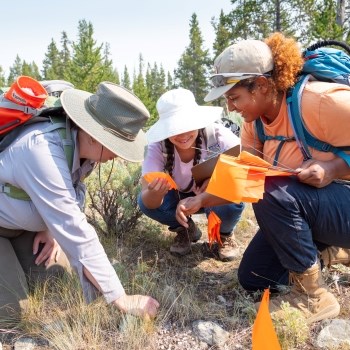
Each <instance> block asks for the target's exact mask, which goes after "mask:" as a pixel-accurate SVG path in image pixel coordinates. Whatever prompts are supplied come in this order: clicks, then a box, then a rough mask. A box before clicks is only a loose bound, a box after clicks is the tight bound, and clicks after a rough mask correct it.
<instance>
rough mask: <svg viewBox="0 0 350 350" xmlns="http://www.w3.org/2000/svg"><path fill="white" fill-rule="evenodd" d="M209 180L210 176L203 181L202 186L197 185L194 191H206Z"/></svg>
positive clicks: (197, 192)
mask: <svg viewBox="0 0 350 350" xmlns="http://www.w3.org/2000/svg"><path fill="white" fill-rule="evenodd" d="M209 181H210V178H209V179H206V180H204V182H203V183H202V184H201V185H200V186H196V187H195V188H194V189H193V192H194V193H195V194H201V193H203V192H205V190H206V189H207V187H208V183H209Z"/></svg>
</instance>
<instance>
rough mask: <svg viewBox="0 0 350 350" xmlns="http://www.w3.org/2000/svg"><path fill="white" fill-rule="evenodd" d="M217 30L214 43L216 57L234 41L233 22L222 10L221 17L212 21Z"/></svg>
mask: <svg viewBox="0 0 350 350" xmlns="http://www.w3.org/2000/svg"><path fill="white" fill-rule="evenodd" d="M211 24H212V26H213V28H214V31H215V41H214V44H213V54H214V59H215V58H216V57H217V56H218V55H219V54H220V53H221V52H222V51H224V49H225V48H226V47H227V46H229V45H230V44H231V42H232V34H231V24H230V21H229V19H228V16H226V15H225V14H224V11H223V10H221V12H220V16H219V19H218V20H217V21H216V20H215V19H213V20H212V22H211Z"/></svg>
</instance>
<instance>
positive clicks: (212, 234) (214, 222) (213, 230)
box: [208, 211, 222, 247]
mask: <svg viewBox="0 0 350 350" xmlns="http://www.w3.org/2000/svg"><path fill="white" fill-rule="evenodd" d="M220 224H221V220H220V218H219V217H218V216H217V215H216V214H215V213H214V212H213V211H211V212H210V213H209V215H208V241H209V247H211V246H212V244H213V243H214V242H218V243H219V244H220V246H221V245H222V242H221V238H220Z"/></svg>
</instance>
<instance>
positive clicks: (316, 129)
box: [177, 33, 350, 323]
mask: <svg viewBox="0 0 350 350" xmlns="http://www.w3.org/2000/svg"><path fill="white" fill-rule="evenodd" d="M303 63H304V61H303V59H302V55H301V52H300V50H299V47H298V44H297V43H296V42H295V41H294V40H293V39H291V38H285V37H284V36H283V35H282V34H280V33H274V34H272V35H271V36H270V37H269V38H268V39H266V40H265V41H258V40H242V41H240V42H238V43H236V44H233V45H231V46H229V47H228V48H226V49H225V50H224V51H223V52H222V53H221V54H220V55H219V56H218V57H217V58H216V60H215V62H214V66H215V71H216V72H217V74H215V75H213V76H212V82H213V85H214V86H215V87H214V88H213V89H212V90H211V92H210V93H209V94H208V95H207V97H206V100H207V101H209V100H213V99H215V98H218V97H220V96H224V97H225V98H226V101H227V106H228V109H229V110H230V111H238V112H239V113H241V115H242V117H243V119H244V122H243V126H242V134H241V139H242V149H243V150H246V151H249V152H251V153H255V154H257V155H259V156H261V157H263V158H264V159H265V160H266V161H268V162H270V163H273V161H274V159H277V158H278V163H277V164H280V165H281V166H283V167H288V168H290V169H295V170H296V175H295V176H288V177H266V181H265V192H264V196H263V199H261V200H260V201H259V202H257V203H254V204H253V208H254V213H255V216H256V219H257V222H258V224H259V228H260V229H259V231H258V232H257V234H256V235H255V236H254V237H253V239H252V241H251V242H250V243H249V245H248V247H247V249H246V251H245V253H244V255H243V258H242V261H241V264H240V267H239V270H238V278H239V281H240V283H241V285H242V286H243V287H244V288H245V289H247V290H249V291H257V290H263V289H265V288H271V289H275V290H278V287H279V285H286V284H288V283H289V282H290V283H291V289H290V292H289V293H287V294H284V295H280V296H278V297H276V298H271V300H270V311H271V312H274V311H279V310H280V309H281V304H282V302H288V303H289V304H290V306H291V307H294V308H296V309H299V310H300V311H301V312H303V313H304V315H305V317H306V319H307V321H308V322H309V323H312V322H316V321H320V320H323V319H326V318H332V317H336V316H338V314H339V312H340V305H339V303H338V300H337V298H336V296H335V295H334V294H333V293H332V292H331V290H330V289H329V288H328V286H327V284H326V282H325V280H324V278H323V276H322V271H321V264H320V258H319V251H322V260H323V262H324V263H325V264H327V265H328V266H329V265H331V264H332V263H333V262H335V261H339V262H345V263H346V262H348V261H349V259H348V252H349V248H350V211H349V206H350V185H349V182H346V181H344V180H349V179H350V168H349V166H348V165H347V163H346V162H345V161H344V160H343V159H342V158H340V157H338V156H336V155H335V154H333V153H331V152H320V151H318V150H316V149H313V148H311V147H310V152H311V155H312V159H309V160H307V161H303V154H302V152H301V150H300V148H299V147H298V144H297V142H296V140H295V136H296V135H295V132H294V130H293V128H292V125H291V123H290V121H289V118H288V112H287V101H286V92H287V90H288V89H289V88H290V87H292V86H293V85H294V83H295V82H296V80H297V77H298V74H299V72H300V71H301V68H302V66H303ZM349 98H350V88H349V86H346V85H341V84H336V83H328V82H320V81H310V82H308V83H307V84H306V86H305V88H304V90H303V93H302V97H301V111H302V116H303V122H304V123H305V128H306V129H307V130H311V131H312V133H313V135H314V137H316V138H317V139H319V140H323V141H325V142H327V143H330V144H335V145H348V144H349V134H348V130H349V127H350V104H349ZM259 121H260V122H261V123H262V125H263V129H264V132H265V134H266V135H268V136H269V139H267V140H266V141H265V142H261V141H260V140H259V137H258V135H257V131H256V128H255V126H256V122H259ZM274 137H275V139H274ZM276 137H278V138H276ZM281 140H288V142H285V143H284V141H281ZM339 179H341V181H338V180H339ZM201 197H202V198H198V196H197V197H194V198H192V199H191V201H190V200H187V202H185V201H183V202H181V203H180V204H179V206H178V211H177V215H178V220H180V222H182V223H184V222H185V221H186V216H185V215H189V214H191V212H193V211H195V210H196V208H197V207H201V206H209V205H215V204H218V202H219V200H218V199H217V198H214V197H213V196H211V197H210V196H209V195H207V194H203V195H201ZM221 202H222V201H221ZM331 246H334V247H338V248H333V249H330V247H331ZM341 248H343V249H341Z"/></svg>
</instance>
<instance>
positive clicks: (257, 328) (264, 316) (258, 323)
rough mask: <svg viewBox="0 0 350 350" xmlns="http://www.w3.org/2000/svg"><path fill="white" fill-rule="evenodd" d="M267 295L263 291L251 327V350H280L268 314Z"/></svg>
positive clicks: (266, 290) (266, 292) (267, 292)
mask: <svg viewBox="0 0 350 350" xmlns="http://www.w3.org/2000/svg"><path fill="white" fill-rule="evenodd" d="M269 294H270V291H269V290H268V289H265V291H264V294H263V296H262V299H261V303H260V306H259V310H258V314H257V315H256V319H255V322H254V325H253V336H252V350H267V349H268V350H281V345H280V343H279V341H278V338H277V335H276V332H275V329H274V327H273V323H272V320H271V316H270V312H269Z"/></svg>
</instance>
